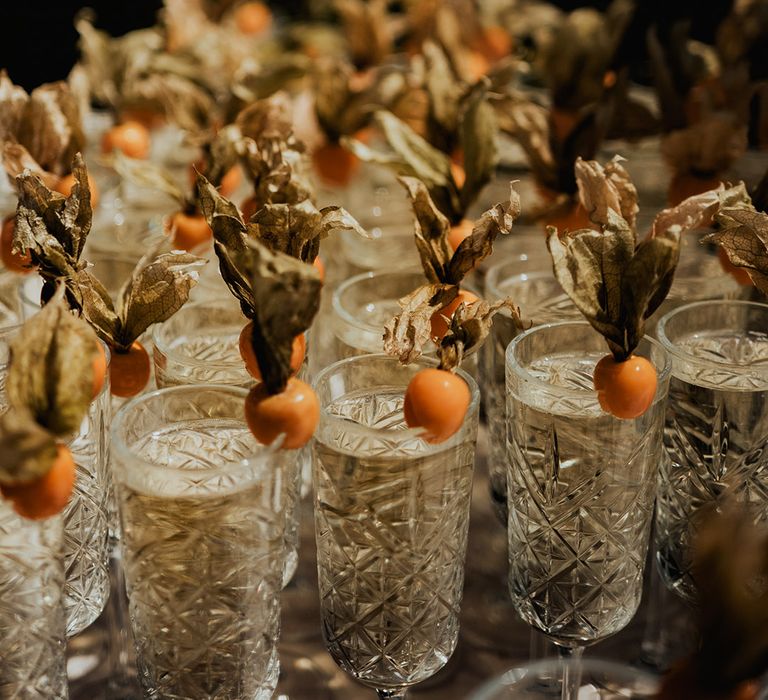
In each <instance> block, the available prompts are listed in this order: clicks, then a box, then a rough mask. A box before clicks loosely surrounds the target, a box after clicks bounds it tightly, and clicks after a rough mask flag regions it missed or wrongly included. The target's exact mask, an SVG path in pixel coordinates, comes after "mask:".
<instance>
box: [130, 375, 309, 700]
mask: <svg viewBox="0 0 768 700" xmlns="http://www.w3.org/2000/svg"><path fill="white" fill-rule="evenodd" d="M170 391H171V392H182V393H171V394H168V393H167V392H159V393H157V394H154V395H150V396H148V397H146V400H145V401H144V402H143V403H138V404H136V405H135V407H132V406H130V405H129V406H128V407H127V408H126V411H125V415H126V417H125V422H124V423H121V434H122V440H124V442H125V444H127V445H128V446H129V449H130V453H129V454H128V453H125V452H124V451H123V450H120V451H119V454H118V455H117V456H116V469H117V471H116V473H117V474H118V480H119V486H118V503H119V507H120V515H121V523H122V527H123V552H124V566H125V576H126V584H127V589H128V596H129V602H130V611H131V621H132V626H133V632H134V638H135V643H136V650H137V656H138V664H139V672H140V676H141V681H142V684H143V686H144V688H145V692H146V694H147V697H157V698H166V697H179V698H217V699H221V700H224V699H225V698H226V699H229V698H249V699H251V698H254V699H255V698H259V699H261V698H264V699H266V698H269V697H271V695H272V692H273V690H274V688H275V684H276V682H277V675H278V669H279V665H278V660H277V651H276V641H277V637H278V633H279V624H280V620H279V614H280V608H279V592H280V588H281V580H282V567H283V560H284V543H283V534H284V533H283V529H284V509H285V499H286V492H287V490H288V488H289V487H291V486H292V484H291V483H290V482H291V481H292V479H293V474H292V473H290V474H289V473H287V472H288V471H290V470H286V469H284V468H283V465H282V462H281V461H280V460H279V459H275V460H272V459H271V458H269V459H268V458H262V457H259V456H258V453H259V452H260V451H263V450H264V448H262V447H260V446H259V445H258V444H257V443H256V442H255V441H254V439H253V437H252V435H251V433H250V432H249V430H248V429H247V427H246V426H245V424H244V422H243V420H242V401H243V399H244V394H240V393H236V394H234V398H233V395H230V394H228V393H225V392H224V391H223V390H218V391H217V390H212V389H205V388H204V387H194V388H190V389H172V390H170ZM190 392H194V394H190ZM164 394H165V396H163V395H164ZM290 464H291V465H292V466H293V468H294V469H295V464H296V461H295V459H292V460H290ZM147 465H156V466H147Z"/></svg>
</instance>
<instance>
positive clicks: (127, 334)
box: [116, 250, 206, 349]
mask: <svg viewBox="0 0 768 700" xmlns="http://www.w3.org/2000/svg"><path fill="white" fill-rule="evenodd" d="M152 257H154V253H151V254H150V256H147V257H145V258H143V259H142V260H140V261H139V262H138V263H137V265H136V268H135V270H134V272H133V275H131V278H130V279H129V280H128V281H127V282H126V283H125V285H124V286H123V288H122V289H121V290H120V294H119V297H118V302H117V309H116V311H117V315H118V318H119V319H120V331H119V333H118V338H117V340H118V347H120V348H123V349H127V348H129V347H130V346H131V344H132V343H133V342H134V341H135V340H136V339H137V338H138V337H139V336H140V335H141V334H142V333H144V331H146V330H147V328H149V327H150V326H152V325H154V324H155V323H162V322H163V321H166V320H167V319H169V318H170V317H171V316H173V314H175V313H176V312H177V311H178V310H179V309H180V308H181V307H182V306H184V304H185V303H186V302H187V300H188V299H189V293H190V291H191V290H192V287H194V286H195V285H196V284H197V280H198V277H199V273H198V271H197V268H200V267H202V266H203V265H205V262H206V261H205V260H204V259H203V258H198V257H197V256H195V255H190V254H189V253H183V252H181V251H178V250H174V251H171V252H170V253H162V254H161V255H158V256H157V257H154V259H152Z"/></svg>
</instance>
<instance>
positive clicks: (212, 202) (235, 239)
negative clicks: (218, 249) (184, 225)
mask: <svg viewBox="0 0 768 700" xmlns="http://www.w3.org/2000/svg"><path fill="white" fill-rule="evenodd" d="M197 205H198V206H199V207H200V212H201V213H202V215H203V216H204V217H205V220H206V222H207V223H208V225H209V226H210V227H211V230H212V231H213V237H214V239H215V240H217V241H218V242H219V243H221V244H222V245H223V246H224V247H225V248H227V249H231V250H243V249H244V248H245V232H246V227H245V223H244V222H243V219H242V217H241V216H240V210H239V209H238V208H237V207H236V206H235V205H234V204H233V203H232V202H230V201H229V200H228V199H227V198H226V197H224V196H223V195H221V194H220V193H219V191H218V190H217V189H216V188H215V187H214V186H213V185H212V184H211V183H210V182H209V181H208V179H207V178H206V177H205V175H201V174H200V173H198V174H197Z"/></svg>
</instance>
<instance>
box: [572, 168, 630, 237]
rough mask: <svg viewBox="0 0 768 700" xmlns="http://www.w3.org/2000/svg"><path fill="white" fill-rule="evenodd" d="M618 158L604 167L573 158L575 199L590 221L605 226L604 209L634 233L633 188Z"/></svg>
mask: <svg viewBox="0 0 768 700" xmlns="http://www.w3.org/2000/svg"><path fill="white" fill-rule="evenodd" d="M621 160H622V159H621V157H620V156H614V158H613V160H611V161H610V162H609V163H608V164H607V165H606V166H605V168H603V166H602V165H600V163H598V162H597V161H595V160H583V159H582V158H577V160H576V165H575V172H576V184H577V185H578V188H579V199H580V200H581V204H582V206H583V207H584V209H585V210H586V211H587V213H588V214H589V218H590V220H591V221H592V222H594V223H595V224H597V225H599V226H605V225H606V224H607V221H608V209H612V210H613V211H614V212H615V213H616V214H618V215H620V216H621V217H623V218H624V220H625V221H626V222H627V224H628V225H629V228H630V229H631V230H632V231H634V230H635V222H636V220H637V212H638V211H639V207H638V206H637V189H636V188H635V186H634V185H633V184H632V181H631V180H630V178H629V173H627V171H626V170H625V169H624V167H623V166H622V165H621Z"/></svg>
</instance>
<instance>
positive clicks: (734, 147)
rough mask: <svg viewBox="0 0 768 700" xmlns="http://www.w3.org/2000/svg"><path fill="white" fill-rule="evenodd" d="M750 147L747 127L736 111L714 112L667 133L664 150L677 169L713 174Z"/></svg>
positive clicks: (684, 171)
mask: <svg viewBox="0 0 768 700" xmlns="http://www.w3.org/2000/svg"><path fill="white" fill-rule="evenodd" d="M746 149H747V127H746V126H745V125H743V124H742V123H740V122H739V121H738V120H737V118H736V117H735V115H732V114H712V115H709V116H707V117H705V118H704V119H703V120H702V121H699V122H696V123H695V124H692V125H690V126H688V127H686V128H685V129H679V130H677V131H672V132H670V133H669V134H667V135H666V136H665V137H664V139H663V140H662V143H661V153H662V155H663V156H664V158H665V160H666V161H667V162H668V163H669V164H670V166H671V167H672V168H674V170H675V171H676V172H681V173H692V174H695V175H701V176H711V175H713V174H717V173H721V172H724V171H725V170H727V169H728V168H730V167H731V165H733V163H735V162H736V160H738V158H740V157H741V156H742V155H743V154H744V152H745V151H746Z"/></svg>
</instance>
